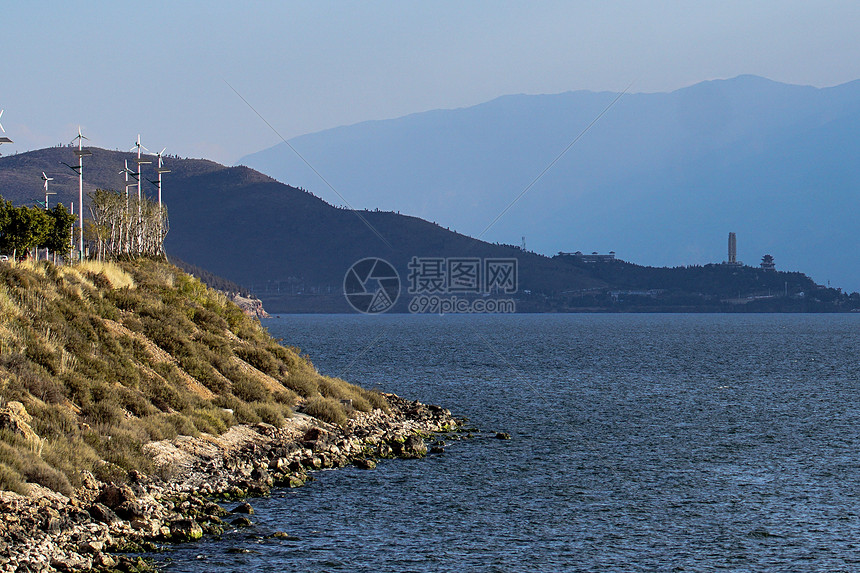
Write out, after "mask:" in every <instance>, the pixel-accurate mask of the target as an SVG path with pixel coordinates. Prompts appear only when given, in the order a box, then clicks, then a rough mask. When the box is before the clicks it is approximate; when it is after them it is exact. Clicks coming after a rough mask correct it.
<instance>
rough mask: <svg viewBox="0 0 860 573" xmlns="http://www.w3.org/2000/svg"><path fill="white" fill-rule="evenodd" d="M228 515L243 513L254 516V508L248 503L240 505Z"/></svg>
mask: <svg viewBox="0 0 860 573" xmlns="http://www.w3.org/2000/svg"><path fill="white" fill-rule="evenodd" d="M230 513H244V514H246V515H254V508H253V507H251V504H250V503H240V504H239V505H237V506H236V507H234V508H233V510H232V511H231V512H230Z"/></svg>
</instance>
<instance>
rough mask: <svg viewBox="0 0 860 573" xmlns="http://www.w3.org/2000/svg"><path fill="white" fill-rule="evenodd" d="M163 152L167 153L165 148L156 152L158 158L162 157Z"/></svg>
mask: <svg viewBox="0 0 860 573" xmlns="http://www.w3.org/2000/svg"><path fill="white" fill-rule="evenodd" d="M165 151H167V148H166V147H165V148H164V149H162V150H161V151H159V152H158V156H159V157H161V156H162V155H164V152H165Z"/></svg>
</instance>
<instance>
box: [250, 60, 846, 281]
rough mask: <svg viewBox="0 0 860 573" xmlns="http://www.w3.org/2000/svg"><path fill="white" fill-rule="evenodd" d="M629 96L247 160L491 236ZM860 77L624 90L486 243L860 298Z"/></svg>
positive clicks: (590, 98) (319, 191)
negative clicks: (763, 276) (731, 245)
mask: <svg viewBox="0 0 860 573" xmlns="http://www.w3.org/2000/svg"><path fill="white" fill-rule="evenodd" d="M615 97H616V94H614V93H608V92H605V93H593V92H585V91H578V92H569V93H563V94H557V95H512V96H505V97H501V98H498V99H495V100H493V101H490V102H487V103H484V104H481V105H477V106H473V107H469V108H463V109H453V110H436V111H429V112H425V113H419V114H414V115H410V116H406V117H402V118H398V119H392V120H385V121H371V122H365V123H360V124H356V125H352V126H347V127H340V128H336V129H331V130H327V131H323V132H319V133H314V134H309V135H304V136H301V137H297V138H295V139H293V140H291V141H290V143H291V145H293V146H294V147H295V149H296V150H297V151H298V152H299V153H301V154H302V156H303V157H304V158H305V159H306V160H307V161H308V163H310V164H311V165H312V166H313V167H314V169H316V170H317V171H318V172H319V173H321V174H322V175H323V176H324V177H325V178H326V180H327V181H328V182H329V183H330V184H331V185H332V187H334V189H336V190H337V193H335V192H333V191H332V190H331V189H329V188H328V187H327V186H326V185H325V184H324V183H323V182H322V181H320V179H319V178H318V176H317V175H316V174H314V173H313V172H312V171H311V170H310V169H309V168H308V167H307V165H306V164H305V163H304V162H303V161H302V160H301V159H299V158H298V157H296V155H295V154H294V153H293V152H292V151H290V150H289V149H287V148H286V146H285V145H284V144H281V145H278V146H275V147H273V148H270V149H267V150H264V151H261V152H259V153H255V154H253V155H249V156H247V157H245V158H243V159H242V160H241V162H240V163H242V164H244V165H249V166H251V167H253V168H255V169H257V170H260V171H263V172H265V173H267V174H269V175H272V176H273V177H275V178H277V179H278V180H280V181H284V182H288V183H290V184H292V185H296V186H299V187H303V188H307V189H310V190H312V191H313V193H315V194H316V195H319V196H320V197H322V198H324V199H325V200H327V201H329V202H331V203H333V204H342V203H344V201H343V199H341V197H343V198H345V199H346V201H348V202H349V204H350V205H351V206H353V207H355V208H380V209H385V210H391V211H399V212H401V213H404V214H409V215H414V216H417V217H421V218H424V219H427V220H430V221H436V222H438V223H439V224H440V225H442V226H445V227H450V228H452V229H456V230H457V231H460V232H462V233H465V234H468V235H472V236H478V235H479V234H481V233H482V232H483V231H484V229H485V228H486V227H487V226H488V225H490V224H491V222H492V221H493V220H494V219H495V218H496V217H497V216H498V215H499V214H500V213H501V212H502V211H503V210H504V208H505V207H506V206H507V205H509V204H510V203H511V202H512V201H514V199H515V198H516V197H517V196H518V195H519V194H520V193H521V192H522V191H523V190H524V189H526V188H527V187H528V185H529V184H530V183H531V182H532V180H534V178H535V177H537V176H538V174H540V173H541V172H542V171H543V170H544V169H545V168H546V167H547V166H548V165H549V164H550V162H551V161H552V160H553V159H554V158H556V157H557V156H558V154H559V153H560V152H561V151H562V150H563V149H565V147H566V146H567V145H569V144H570V143H571V142H572V141H573V140H574V138H575V137H576V136H577V135H578V134H580V133H581V132H582V130H583V129H584V128H585V127H586V126H587V125H588V124H589V123H590V122H591V121H593V120H594V118H595V117H597V116H598V115H599V114H600V112H601V111H602V110H604V109H605V108H606V107H607V106H608V105H609V104H610V103H611V102H612V100H613V99H614V98H615ZM858 129H860V81H856V82H851V83H848V84H844V85H840V86H836V87H832V88H825V89H817V88H813V87H808V86H796V85H787V84H782V83H777V82H773V81H770V80H767V79H764V78H760V77H755V76H740V77H737V78H734V79H730V80H718V81H708V82H703V83H700V84H696V85H693V86H691V87H688V88H684V89H680V90H677V91H674V92H671V93H652V94H645V93H641V94H640V93H631V94H626V95H624V96H623V97H622V98H621V99H620V100H619V101H618V103H617V104H616V105H615V106H614V107H612V108H611V109H610V110H609V111H608V112H607V113H606V114H605V115H604V116H603V117H602V118H601V119H600V120H599V121H598V122H597V123H596V124H595V125H594V126H593V127H592V128H591V129H590V131H588V132H587V133H586V134H585V135H584V136H583V137H582V138H581V139H580V140H579V141H578V142H577V143H576V144H575V145H574V146H573V147H572V148H571V149H570V150H569V151H568V153H567V154H565V155H564V156H563V157H562V158H561V159H560V160H559V161H558V162H557V163H556V164H555V165H554V166H553V167H552V168H551V169H550V170H549V171H547V173H546V174H545V175H544V176H543V177H542V178H541V179H540V180H539V181H538V182H537V183H536V184H535V185H534V187H533V188H531V189H530V190H529V191H528V192H527V193H526V194H525V195H523V196H522V198H521V199H520V200H519V201H518V202H517V203H516V204H515V205H514V206H513V207H512V208H511V209H510V210H509V211H508V212H507V213H506V214H505V215H504V216H503V217H502V218H501V219H499V220H498V222H497V223H496V224H495V225H494V226H492V227H491V228H490V229H489V230H488V231H487V233H486V234H485V235H483V236H482V237H481V238H483V239H486V240H490V241H498V242H501V243H514V244H519V243H520V241H521V237H523V236H525V238H526V243H527V247H528V248H529V249H533V250H535V251H538V252H542V253H546V254H549V255H552V254H554V253H556V252H557V251H576V250H581V251H584V252H591V251H600V252H607V251H609V250H614V251H617V252H618V255H619V257H621V258H623V259H625V260H633V261H637V262H641V263H643V264H647V265H654V266H675V265H690V264H705V263H709V262H719V261H722V260H724V259H725V258H726V237H727V235H728V232H729V231H733V232H736V233H737V237H738V258H739V259H741V260H744V261H745V262H747V263H748V264H752V265H757V264H758V262H759V260H760V258H761V257H762V256H763V255H764V254H766V253H767V254H771V255H773V256H774V258H775V260H776V264H777V267H778V268H790V269H803V270H804V271H806V272H807V273H809V274H810V275H811V276H812V277H814V278H815V279H816V280H817V281H818V282H821V283H826V282H830V283H831V284H832V285H833V286H839V287H843V288H845V289H847V290H860V265H858V264H857V261H858V260H860V225H857V224H856V221H855V218H856V213H857V212H858V207H860V161H857V157H860V137H858V134H860V131H858Z"/></svg>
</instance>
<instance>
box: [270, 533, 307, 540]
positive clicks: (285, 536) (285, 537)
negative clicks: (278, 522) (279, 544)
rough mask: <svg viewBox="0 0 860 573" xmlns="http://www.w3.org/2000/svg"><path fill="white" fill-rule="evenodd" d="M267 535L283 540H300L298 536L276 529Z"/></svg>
mask: <svg viewBox="0 0 860 573" xmlns="http://www.w3.org/2000/svg"><path fill="white" fill-rule="evenodd" d="M269 537H271V538H273V539H283V540H285V541H300V539H299V538H298V537H296V536H295V535H290V534H289V533H287V532H286V531H276V532H274V533H273V534H271V535H270V536H269Z"/></svg>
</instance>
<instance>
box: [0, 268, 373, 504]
mask: <svg viewBox="0 0 860 573" xmlns="http://www.w3.org/2000/svg"><path fill="white" fill-rule="evenodd" d="M341 400H351V407H352V408H354V409H356V410H360V411H369V410H371V409H373V408H383V409H385V408H387V404H386V402H385V400H384V398H383V397H382V396H380V395H379V394H377V393H375V392H370V391H366V390H363V389H361V388H359V387H357V386H353V385H351V384H348V383H346V382H344V381H342V380H338V379H333V378H328V377H324V376H321V375H319V374H318V373H317V372H316V370H315V368H314V366H313V365H312V364H311V362H310V361H309V359H308V358H307V356H302V355H301V354H300V352H299V350H298V349H295V348H285V347H283V346H281V345H279V344H278V343H277V342H276V341H275V340H273V339H272V338H271V337H270V336H269V335H268V333H267V332H266V331H265V329H263V328H262V327H261V326H260V325H259V323H258V322H256V321H254V320H252V319H250V318H247V317H246V316H245V315H244V314H242V312H241V311H240V310H239V308H238V307H236V306H235V305H234V304H233V303H231V302H229V301H228V300H227V299H226V297H225V296H224V295H222V294H221V293H219V292H217V291H214V290H211V289H209V288H208V287H206V286H205V285H203V284H202V283H201V282H200V281H199V280H198V279H196V278H193V277H191V276H189V275H187V274H185V273H183V272H182V271H180V270H179V269H178V268H176V267H174V266H171V265H168V264H165V263H159V262H155V261H150V260H140V261H136V262H126V263H85V264H82V265H76V266H54V265H52V264H50V263H47V262H40V263H37V264H32V263H20V264H8V263H3V264H0V489H8V490H13V491H18V492H21V493H23V492H25V491H26V490H27V483H39V484H41V485H44V486H47V487H50V488H52V489H54V490H56V491H60V492H63V493H69V492H70V491H71V489H72V487H74V486H76V485H78V481H79V476H80V470H89V471H92V472H93V473H94V474H95V475H96V476H97V477H99V478H100V479H103V480H105V481H107V480H112V481H123V480H124V479H125V478H126V477H127V473H128V472H129V471H131V470H137V471H143V472H145V473H151V472H155V473H158V472H159V471H160V469H162V468H159V467H156V466H155V465H154V463H153V462H152V460H150V459H149V458H148V457H146V456H145V455H144V454H143V453H142V446H143V445H144V444H146V443H147V442H150V441H153V440H161V439H166V438H171V437H174V436H176V435H179V434H183V435H198V434H200V433H202V432H206V433H212V434H219V433H221V432H223V431H225V430H226V429H227V428H228V427H229V426H231V425H233V424H236V423H255V422H261V421H263V422H267V423H270V424H273V425H276V426H279V425H282V424H283V422H284V418H285V417H289V416H290V415H291V413H292V409H293V408H294V407H301V408H302V409H303V410H304V411H305V412H306V413H308V414H310V415H313V416H316V417H318V418H321V419H324V420H327V421H330V422H334V423H344V422H345V421H346V417H347V415H348V411H347V409H346V407H345V406H343V405H342V402H341ZM22 406H23V407H22Z"/></svg>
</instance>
